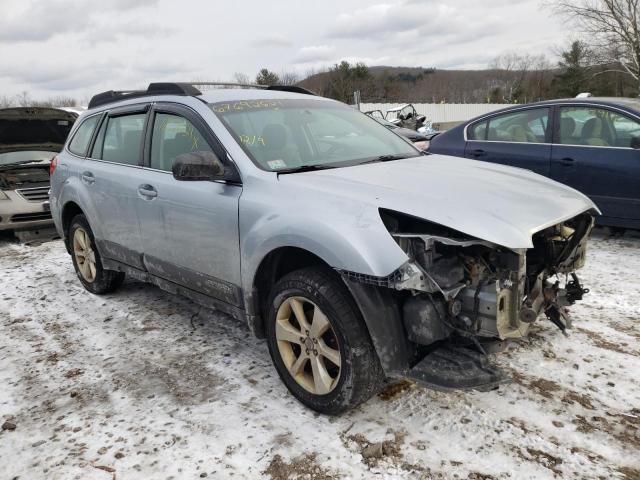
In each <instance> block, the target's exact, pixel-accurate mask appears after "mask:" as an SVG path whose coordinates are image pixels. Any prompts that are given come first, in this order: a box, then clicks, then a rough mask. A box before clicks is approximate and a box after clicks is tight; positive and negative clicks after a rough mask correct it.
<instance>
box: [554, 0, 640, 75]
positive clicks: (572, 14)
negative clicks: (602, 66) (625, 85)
mask: <svg viewBox="0 0 640 480" xmlns="http://www.w3.org/2000/svg"><path fill="white" fill-rule="evenodd" d="M550 5H553V7H554V8H555V9H556V10H557V11H559V12H561V13H563V14H565V15H566V16H568V17H569V18H571V19H573V20H574V21H575V23H576V24H577V25H578V27H579V28H580V29H581V30H582V31H583V32H585V33H586V34H587V35H589V38H590V43H591V44H592V45H594V46H596V47H598V51H599V53H600V54H601V62H602V63H614V64H616V65H619V68H611V69H609V70H607V71H620V72H624V73H625V74H627V75H630V76H631V77H633V78H634V79H635V81H636V84H637V85H638V87H639V88H640V0H556V1H554V2H553V3H550ZM602 73H605V72H604V71H603V72H602Z"/></svg>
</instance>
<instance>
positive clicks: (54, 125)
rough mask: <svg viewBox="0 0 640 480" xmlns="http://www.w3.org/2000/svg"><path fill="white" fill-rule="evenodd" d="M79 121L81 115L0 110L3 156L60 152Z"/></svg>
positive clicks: (44, 110) (48, 110) (53, 110)
mask: <svg viewBox="0 0 640 480" xmlns="http://www.w3.org/2000/svg"><path fill="white" fill-rule="evenodd" d="M76 118H78V114H77V113H75V112H70V111H65V110H61V109H57V108H41V107H20V108H3V109H0V153H7V152H19V151H25V150H33V151H51V152H59V151H60V150H62V147H63V146H64V143H65V141H66V140H67V136H68V135H69V132H70V131H71V127H72V126H73V123H74V122H75V121H76Z"/></svg>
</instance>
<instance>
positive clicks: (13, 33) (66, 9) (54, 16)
mask: <svg viewBox="0 0 640 480" xmlns="http://www.w3.org/2000/svg"><path fill="white" fill-rule="evenodd" d="M3 1H5V2H8V4H9V5H7V6H3V14H2V16H0V43H15V42H40V41H45V40H48V39H50V38H53V37H55V36H58V35H61V34H65V33H82V32H85V31H90V30H91V29H92V28H95V19H98V20H99V19H101V18H102V17H104V15H105V14H113V13H114V12H115V14H116V17H117V16H119V15H121V14H122V13H127V12H130V11H132V10H137V9H139V8H145V7H151V6H154V5H156V4H157V3H158V0H135V1H131V0H47V1H46V2H36V1H31V2H18V1H17V0H3ZM12 3H13V6H16V5H17V7H15V9H12V8H9V7H10V6H12ZM5 10H6V11H5ZM12 10H13V11H14V12H15V13H14V14H13V15H11V14H10V13H7V12H11V11H12ZM112 20H113V19H112ZM126 23H127V22H124V23H121V22H119V21H117V18H116V19H115V21H113V22H112V24H111V25H110V28H111V29H113V30H117V29H118V28H119V27H120V26H125V28H126ZM130 33H132V34H133V33H134V32H130ZM141 35H144V32H142V33H141Z"/></svg>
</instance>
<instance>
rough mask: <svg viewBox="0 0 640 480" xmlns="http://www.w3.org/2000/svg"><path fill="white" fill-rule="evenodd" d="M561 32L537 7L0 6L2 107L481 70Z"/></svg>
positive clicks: (65, 1)
mask: <svg viewBox="0 0 640 480" xmlns="http://www.w3.org/2000/svg"><path fill="white" fill-rule="evenodd" d="M569 35H570V32H568V31H567V29H566V27H563V25H562V23H561V22H560V21H559V20H557V19H555V18H553V16H552V15H551V14H550V13H549V12H545V11H544V10H542V9H541V7H540V0H449V1H446V0H384V2H380V3H378V0H314V1H307V0H271V1H264V0H262V1H257V0H242V1H230V0H226V1H220V0H181V1H176V0H0V95H10V96H11V95H15V94H18V93H20V92H23V91H28V92H30V94H31V96H32V97H34V98H44V97H48V96H52V95H66V96H74V97H77V98H80V99H86V98H88V97H89V96H91V95H92V94H93V93H96V92H99V91H103V90H109V89H131V88H142V87H145V86H146V84H147V83H148V82H150V81H155V80H176V81H178V80H183V81H192V80H213V81H223V80H226V81H228V80H231V78H232V77H233V75H234V73H235V72H242V73H246V74H248V75H250V76H251V77H252V78H253V77H254V76H255V73H256V72H257V71H258V70H259V69H260V68H262V67H267V68H269V69H272V70H274V71H276V72H281V71H283V70H286V71H297V72H299V73H300V74H305V73H307V72H309V71H310V70H311V69H312V68H316V69H318V68H322V67H323V66H328V65H331V64H333V63H335V62H338V61H340V60H342V59H346V60H350V61H363V62H365V63H366V64H367V65H394V66H398V65H402V66H423V67H431V66H433V67H436V68H463V69H470V68H484V67H485V66H486V65H487V64H488V63H489V62H490V61H491V60H492V59H493V58H494V57H495V56H497V55H499V54H501V53H505V52H518V53H533V54H538V53H546V54H548V55H549V56H550V57H551V56H552V55H553V53H552V48H553V47H554V46H556V45H559V44H561V43H562V42H564V41H565V40H566V39H567V38H568V36H569Z"/></svg>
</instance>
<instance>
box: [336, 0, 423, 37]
mask: <svg viewBox="0 0 640 480" xmlns="http://www.w3.org/2000/svg"><path fill="white" fill-rule="evenodd" d="M426 19H427V10H426V9H425V8H423V7H420V6H418V5H413V4H408V3H404V2H403V3H396V4H387V3H382V4H378V5H371V6H369V7H366V8H363V9H358V10H355V11H354V12H353V13H343V14H341V15H339V16H338V18H337V19H336V23H335V26H334V27H333V28H332V29H331V30H330V31H329V36H330V37H333V38H363V37H364V38H376V37H377V38H380V37H382V36H386V35H389V34H394V33H398V32H402V31H406V30H413V29H416V28H419V27H420V26H421V25H423V24H424V23H425V21H426Z"/></svg>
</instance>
